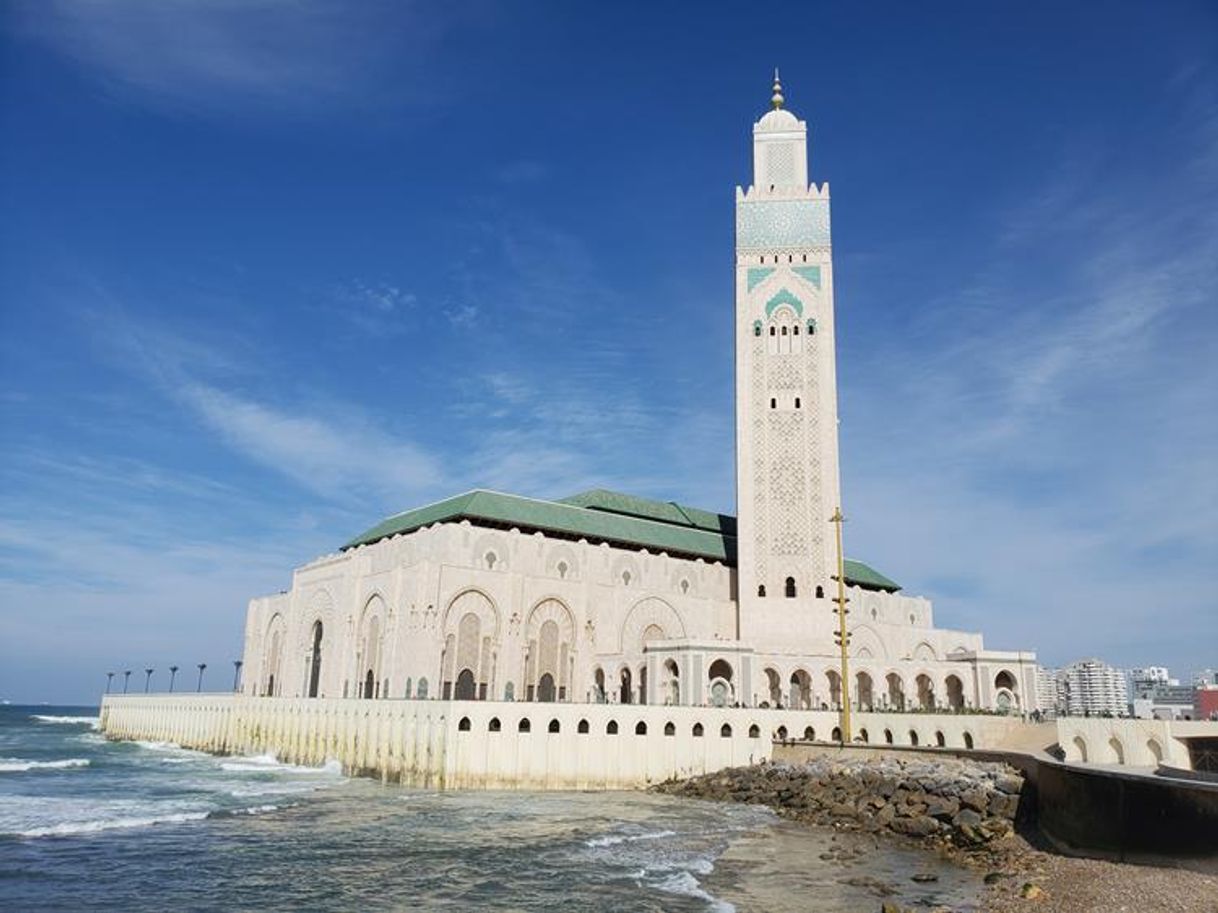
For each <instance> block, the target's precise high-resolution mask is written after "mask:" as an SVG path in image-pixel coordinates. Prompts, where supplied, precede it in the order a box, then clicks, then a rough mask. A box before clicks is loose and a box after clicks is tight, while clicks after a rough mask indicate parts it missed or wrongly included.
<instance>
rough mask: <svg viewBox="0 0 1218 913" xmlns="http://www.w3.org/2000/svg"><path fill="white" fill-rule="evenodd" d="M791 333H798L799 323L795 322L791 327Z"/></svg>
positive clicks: (795, 334)
mask: <svg viewBox="0 0 1218 913" xmlns="http://www.w3.org/2000/svg"><path fill="white" fill-rule="evenodd" d="M791 335H792V336H798V335H799V324H796V325H795V326H793V327H791Z"/></svg>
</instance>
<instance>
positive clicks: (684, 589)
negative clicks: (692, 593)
mask: <svg viewBox="0 0 1218 913" xmlns="http://www.w3.org/2000/svg"><path fill="white" fill-rule="evenodd" d="M681 592H682V594H686V593H688V592H689V581H688V580H682V581H681Z"/></svg>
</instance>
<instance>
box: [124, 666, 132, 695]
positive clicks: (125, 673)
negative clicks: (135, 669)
mask: <svg viewBox="0 0 1218 913" xmlns="http://www.w3.org/2000/svg"><path fill="white" fill-rule="evenodd" d="M129 678H131V670H130V669H127V670H126V671H124V672H123V694H126V693H127V680H128V679H129Z"/></svg>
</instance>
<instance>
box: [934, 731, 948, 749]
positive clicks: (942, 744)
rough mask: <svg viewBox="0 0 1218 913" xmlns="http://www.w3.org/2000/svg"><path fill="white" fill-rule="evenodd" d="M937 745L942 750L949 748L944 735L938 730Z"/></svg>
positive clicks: (936, 734) (936, 735) (936, 733)
mask: <svg viewBox="0 0 1218 913" xmlns="http://www.w3.org/2000/svg"><path fill="white" fill-rule="evenodd" d="M935 744H936V745H938V746H939V747H940V748H945V747H946V746H947V739H946V738H944V736H943V733H942V732H941V731H940V730H938V729H936V730H935Z"/></svg>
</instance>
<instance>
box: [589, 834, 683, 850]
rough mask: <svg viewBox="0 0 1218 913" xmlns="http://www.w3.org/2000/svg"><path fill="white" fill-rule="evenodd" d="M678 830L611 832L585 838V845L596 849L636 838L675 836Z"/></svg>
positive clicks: (628, 841)
mask: <svg viewBox="0 0 1218 913" xmlns="http://www.w3.org/2000/svg"><path fill="white" fill-rule="evenodd" d="M676 835H677V834H676V831H652V832H650V833H644V834H610V835H609V836H607V837H593V838H592V839H591V840H585V841H584V846H589V847H592V848H594V849H596V848H599V847H605V846H617V845H618V844H619V843H633V842H634V841H636V840H662V839H663V838H665V837H675V836H676Z"/></svg>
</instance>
